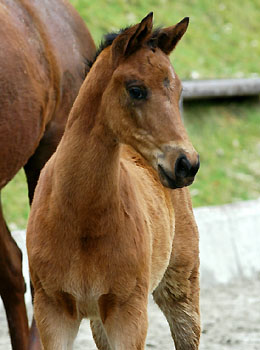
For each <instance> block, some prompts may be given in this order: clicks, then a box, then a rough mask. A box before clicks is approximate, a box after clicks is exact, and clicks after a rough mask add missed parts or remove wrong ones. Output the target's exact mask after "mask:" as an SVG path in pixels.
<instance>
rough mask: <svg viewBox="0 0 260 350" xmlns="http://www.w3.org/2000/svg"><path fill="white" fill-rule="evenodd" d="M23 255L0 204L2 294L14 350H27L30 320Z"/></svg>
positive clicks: (0, 291) (0, 283) (0, 276)
mask: <svg viewBox="0 0 260 350" xmlns="http://www.w3.org/2000/svg"><path fill="white" fill-rule="evenodd" d="M24 293H25V283H24V279H23V275H22V253H21V251H20V249H19V248H18V246H17V244H16V242H15V241H14V239H13V238H12V236H11V234H10V232H9V230H8V228H7V225H6V223H5V220H4V217H3V213H2V207H1V203H0V294H1V297H2V300H3V303H4V307H5V311H6V316H7V321H8V326H9V331H10V337H11V342H12V348H13V350H27V346H28V335H29V330H28V319H27V313H26V308H25V302H24Z"/></svg>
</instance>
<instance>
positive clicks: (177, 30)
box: [157, 17, 189, 55]
mask: <svg viewBox="0 0 260 350" xmlns="http://www.w3.org/2000/svg"><path fill="white" fill-rule="evenodd" d="M188 24H189V17H185V18H183V20H182V21H180V22H179V23H177V24H176V25H175V26H171V27H168V28H163V29H161V30H160V32H159V34H158V38H157V46H158V47H159V48H160V49H161V50H162V51H163V52H164V53H166V55H169V54H170V53H171V51H172V50H173V49H174V48H175V46H176V45H177V43H178V41H179V40H180V39H181V38H182V36H183V34H184V33H185V32H186V30H187V28H188Z"/></svg>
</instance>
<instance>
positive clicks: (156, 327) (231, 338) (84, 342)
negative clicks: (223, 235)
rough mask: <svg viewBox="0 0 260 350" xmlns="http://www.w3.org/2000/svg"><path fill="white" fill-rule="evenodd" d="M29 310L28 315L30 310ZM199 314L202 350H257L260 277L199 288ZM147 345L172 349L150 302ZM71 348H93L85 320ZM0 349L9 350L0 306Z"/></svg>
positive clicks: (158, 313) (159, 315) (164, 325)
mask: <svg viewBox="0 0 260 350" xmlns="http://www.w3.org/2000/svg"><path fill="white" fill-rule="evenodd" d="M28 309H29V314H31V308H30V307H29V308H28ZM201 314H202V336H201V346H200V349H201V350H220V349H221V350H230V349H232V350H242V349H243V350H260V277H259V279H257V280H254V281H243V282H235V283H232V284H228V285H217V286H212V287H205V288H202V291H201ZM146 344H147V346H146V347H147V349H164V350H170V349H171V350H172V349H173V345H172V340H171V337H170V332H169V328H168V325H167V322H166V321H165V319H164V316H163V315H162V313H161V311H160V310H159V309H158V308H157V306H156V305H155V304H154V303H153V302H152V301H151V302H150V305H149V331H148V336H147V342H146ZM74 349H75V350H83V349H84V350H85V349H86V350H87V349H88V350H94V349H96V347H95V345H94V342H93V340H92V337H91V332H90V329H89V324H88V321H84V322H83V323H82V325H81V328H80V331H79V334H78V336H77V339H76V341H75V345H74ZM0 350H11V347H10V342H9V336H8V329H7V325H6V320H5V314H4V311H3V308H2V305H0Z"/></svg>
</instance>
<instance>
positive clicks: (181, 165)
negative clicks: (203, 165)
mask: <svg viewBox="0 0 260 350" xmlns="http://www.w3.org/2000/svg"><path fill="white" fill-rule="evenodd" d="M199 167H200V161H199V156H198V157H197V160H196V161H195V162H193V163H191V162H190V161H189V159H188V158H187V156H186V155H184V154H183V155H180V156H179V157H178V158H177V160H176V162H175V165H174V170H173V171H169V170H168V169H166V168H165V167H164V165H163V163H159V164H158V173H159V177H160V180H161V183H162V184H163V185H164V186H165V187H169V188H172V189H174V188H181V187H185V186H189V185H191V184H192V182H193V181H194V177H195V175H196V174H197V172H198V170H199Z"/></svg>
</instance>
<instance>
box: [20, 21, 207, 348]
mask: <svg viewBox="0 0 260 350" xmlns="http://www.w3.org/2000/svg"><path fill="white" fill-rule="evenodd" d="M187 26H188V19H187V18H185V19H183V20H182V21H181V22H179V23H178V24H177V25H175V26H172V27H169V28H164V29H160V30H156V31H154V32H153V31H152V14H149V15H148V16H147V17H145V18H144V19H143V20H142V21H141V23H139V24H137V25H135V26H132V27H130V28H128V29H125V30H123V31H121V32H120V33H119V34H118V35H116V34H114V35H110V36H108V37H107V40H106V41H105V43H104V44H103V47H102V49H101V50H100V52H99V54H98V55H97V58H96V61H95V62H94V63H93V66H92V68H91V69H90V72H89V73H88V75H87V78H86V79H85V81H84V83H83V85H82V87H81V89H80V92H79V95H78V97H77V98H76V100H75V103H74V105H73V108H72V110H71V113H70V116H69V119H68V123H67V125H66V129H65V133H64V135H63V137H62V140H61V142H60V144H59V146H58V148H57V151H56V152H55V153H54V155H53V156H52V157H51V159H50V160H49V161H48V163H47V164H46V166H45V167H44V169H43V171H42V173H41V175H40V179H39V182H38V185H37V188H36V192H35V196H34V200H33V204H32V209H31V213H30V218H29V224H28V231H27V248H28V256H29V265H30V273H31V278H32V282H33V285H34V288H35V307H34V311H35V318H36V322H37V326H38V328H39V332H40V337H41V341H42V345H43V348H44V350H58V349H71V348H72V345H73V341H74V338H75V336H76V334H77V331H78V327H79V325H80V322H81V320H82V319H83V318H89V319H90V321H91V328H92V332H93V337H94V340H95V342H96V345H97V347H98V348H99V349H100V350H109V349H113V350H119V349H120V350H123V349H126V350H130V349H133V350H134V349H135V350H137V349H138V350H141V349H144V347H145V339H146V333H147V301H148V294H149V292H152V293H153V295H154V298H155V301H156V302H157V303H158V305H159V306H160V308H161V309H162V311H163V312H164V314H165V316H166V317H167V320H168V322H169V325H170V328H171V332H172V336H173V339H174V342H175V346H176V349H177V350H184V349H185V350H188V349H192V350H195V349H198V346H199V337H200V320H199V319H200V317H199V282H198V267H199V258H198V232H197V228H196V224H195V221H194V218H193V214H192V207H191V201H190V197H189V193H188V190H187V189H186V188H185V186H188V185H190V184H191V183H192V182H193V179H194V176H195V174H196V172H197V170H198V168H199V160H198V154H197V152H196V151H195V150H194V148H193V146H192V144H191V143H190V141H189V139H188V136H187V133H186V131H185V129H184V126H183V124H182V121H181V119H180V113H179V107H178V102H179V97H180V93H181V83H180V80H179V79H178V77H177V75H176V74H175V72H174V70H173V67H172V66H171V63H170V60H169V58H168V55H169V54H170V52H171V51H172V50H173V49H174V47H175V46H176V44H177V42H178V41H179V40H180V39H181V37H182V36H183V34H184V33H185V31H186V29H187ZM175 232H176V233H175ZM174 233H175V235H174Z"/></svg>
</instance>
